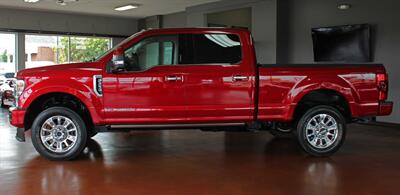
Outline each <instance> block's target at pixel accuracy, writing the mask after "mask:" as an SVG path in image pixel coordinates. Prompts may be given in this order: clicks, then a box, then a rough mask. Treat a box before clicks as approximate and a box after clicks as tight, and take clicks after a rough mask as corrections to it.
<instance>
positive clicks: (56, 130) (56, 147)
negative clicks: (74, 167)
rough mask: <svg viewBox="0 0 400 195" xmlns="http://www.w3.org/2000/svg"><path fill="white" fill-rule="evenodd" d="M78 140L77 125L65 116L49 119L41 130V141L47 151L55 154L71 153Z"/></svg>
mask: <svg viewBox="0 0 400 195" xmlns="http://www.w3.org/2000/svg"><path fill="white" fill-rule="evenodd" d="M77 138H78V129H77V127H76V125H75V123H74V122H73V121H72V120H71V119H69V118H67V117H65V116H52V117H50V118H48V119H47V120H46V121H45V122H44V123H43V125H42V127H41V129H40V139H41V141H42V143H43V145H44V146H45V147H46V149H48V150H50V151H52V152H55V153H65V152H68V151H70V150H71V149H72V148H73V147H74V146H75V145H76V141H77Z"/></svg>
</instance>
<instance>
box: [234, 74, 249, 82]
mask: <svg viewBox="0 0 400 195" xmlns="http://www.w3.org/2000/svg"><path fill="white" fill-rule="evenodd" d="M232 79H233V81H248V80H249V77H248V76H240V75H237V76H233V78H232Z"/></svg>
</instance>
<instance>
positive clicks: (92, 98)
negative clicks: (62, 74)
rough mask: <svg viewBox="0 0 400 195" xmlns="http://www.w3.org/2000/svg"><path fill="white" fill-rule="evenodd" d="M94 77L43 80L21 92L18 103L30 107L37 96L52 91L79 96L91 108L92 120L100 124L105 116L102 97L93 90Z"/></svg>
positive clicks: (24, 107) (21, 106)
mask: <svg viewBox="0 0 400 195" xmlns="http://www.w3.org/2000/svg"><path fill="white" fill-rule="evenodd" d="M82 81H84V82H82ZM92 83H93V82H92V78H84V79H82V78H81V79H80V80H79V81H77V80H74V79H69V80H63V81H61V80H54V79H51V80H41V81H40V82H37V83H34V84H32V85H30V86H28V87H27V88H26V89H25V90H24V92H23V94H21V96H20V98H19V100H18V105H19V107H20V108H22V109H28V107H29V106H30V105H31V104H32V102H33V101H35V100H36V99H37V98H39V97H41V96H43V95H46V94H50V93H65V94H69V95H72V96H74V97H76V98H78V99H79V100H80V101H81V102H82V103H83V104H84V105H85V106H86V107H87V108H88V110H89V112H90V114H91V116H92V120H93V122H94V123H95V124H99V123H101V121H102V118H103V104H102V98H101V97H98V96H96V94H95V93H94V92H93V90H92V89H93V84H92Z"/></svg>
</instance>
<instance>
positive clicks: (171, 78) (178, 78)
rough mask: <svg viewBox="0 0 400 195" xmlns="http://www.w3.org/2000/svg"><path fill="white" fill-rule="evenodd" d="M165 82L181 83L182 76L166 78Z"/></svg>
mask: <svg viewBox="0 0 400 195" xmlns="http://www.w3.org/2000/svg"><path fill="white" fill-rule="evenodd" d="M166 80H167V81H182V80H183V78H182V76H167V77H166Z"/></svg>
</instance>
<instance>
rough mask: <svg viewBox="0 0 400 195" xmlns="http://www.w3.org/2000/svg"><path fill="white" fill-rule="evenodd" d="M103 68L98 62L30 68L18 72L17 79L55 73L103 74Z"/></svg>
mask: <svg viewBox="0 0 400 195" xmlns="http://www.w3.org/2000/svg"><path fill="white" fill-rule="evenodd" d="M101 70H102V67H101V64H99V63H98V62H87V63H73V64H61V65H52V66H45V67H38V68H28V69H24V70H21V71H18V73H17V76H16V77H17V78H19V79H21V78H24V77H30V76H34V77H38V76H50V75H52V74H55V73H60V72H61V73H62V74H63V75H66V76H70V75H71V74H72V75H74V74H82V73H87V72H95V74H96V73H101Z"/></svg>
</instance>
